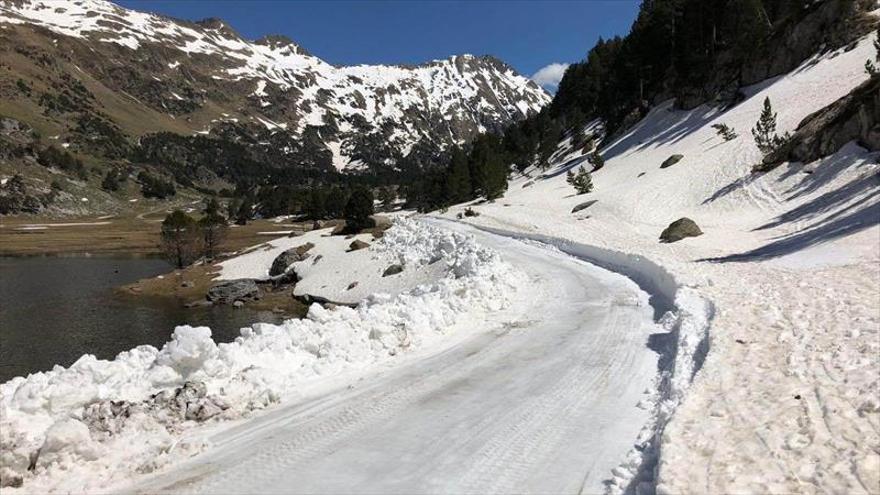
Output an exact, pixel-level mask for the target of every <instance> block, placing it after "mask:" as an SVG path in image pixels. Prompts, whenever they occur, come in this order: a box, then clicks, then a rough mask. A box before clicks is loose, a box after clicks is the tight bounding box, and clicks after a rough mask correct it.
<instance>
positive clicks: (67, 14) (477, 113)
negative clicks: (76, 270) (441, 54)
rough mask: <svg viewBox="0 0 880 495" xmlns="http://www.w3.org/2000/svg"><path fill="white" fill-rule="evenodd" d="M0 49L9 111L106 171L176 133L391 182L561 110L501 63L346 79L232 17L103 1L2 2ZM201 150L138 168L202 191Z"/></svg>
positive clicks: (363, 70)
mask: <svg viewBox="0 0 880 495" xmlns="http://www.w3.org/2000/svg"><path fill="white" fill-rule="evenodd" d="M0 46H2V48H0V61H2V63H0V95H2V97H3V100H4V103H3V104H2V105H0V113H2V114H4V115H5V116H7V117H12V118H15V119H18V120H20V121H23V122H26V123H27V124H29V125H30V126H32V127H33V128H35V129H37V130H38V131H39V132H40V133H41V134H42V135H44V136H49V137H50V138H52V139H54V140H56V141H57V143H58V144H59V145H62V146H64V147H65V148H68V149H69V150H70V151H72V152H75V153H82V154H85V155H92V156H95V157H96V158H97V159H101V160H127V159H128V158H129V157H130V156H131V154H132V149H133V148H135V147H137V146H138V145H139V143H140V142H142V141H143V140H144V137H145V136H146V137H151V136H152V137H155V136H164V135H166V134H165V133H168V134H172V135H177V136H178V137H179V136H186V137H187V139H189V140H193V139H195V138H198V137H206V138H209V139H221V140H224V139H226V140H231V141H232V142H234V143H238V144H241V145H245V146H246V145H248V144H257V145H261V146H263V147H267V148H271V151H272V155H273V157H272V158H271V160H269V161H271V163H269V168H276V169H278V168H282V169H283V168H310V169H315V170H319V171H324V172H328V173H333V172H335V171H336V170H344V171H357V170H365V171H373V172H375V171H377V170H381V171H382V172H381V173H392V172H395V171H398V172H399V171H401V170H404V169H412V168H416V169H418V168H421V167H424V166H429V165H430V164H431V163H433V162H434V161H436V160H437V159H438V155H439V153H440V152H441V151H442V150H444V149H446V148H447V147H448V146H450V145H452V144H462V143H466V142H468V141H469V140H470V139H472V138H473V137H474V136H476V135H477V134H478V133H480V132H485V131H487V130H500V129H502V128H503V127H505V126H506V125H507V124H509V123H511V122H514V121H517V120H520V119H523V118H525V117H527V116H528V115H532V114H534V113H536V112H537V111H538V110H540V108H542V106H543V105H545V104H547V103H548V102H549V101H550V96H549V95H548V94H547V93H546V92H545V91H544V90H542V89H541V88H539V87H538V86H537V85H535V84H534V83H533V82H532V81H530V80H529V79H527V78H525V77H523V76H521V75H519V74H517V73H516V72H515V71H514V70H513V69H511V68H510V67H509V66H507V65H505V64H504V63H503V62H501V61H499V60H497V59H495V58H492V57H476V56H472V55H460V56H453V57H450V58H447V59H444V60H436V61H432V62H428V63H425V64H421V65H418V66H369V65H359V66H350V67H338V66H334V65H332V64H329V63H327V62H325V61H323V60H321V59H320V58H318V57H315V56H313V55H311V54H309V53H308V52H307V51H306V50H305V49H303V48H302V47H300V46H299V45H297V44H296V43H294V42H292V41H291V40H289V39H287V38H286V37H283V36H267V37H264V38H261V39H260V40H256V41H249V40H246V39H244V38H243V37H242V36H240V35H239V34H238V33H236V32H235V31H234V29H232V28H231V27H230V26H229V25H228V24H226V23H225V22H223V21H221V20H219V19H207V20H204V21H199V22H189V21H182V20H177V19H172V18H169V17H165V16H160V15H155V14H147V13H141V12H137V11H133V10H128V9H124V8H121V7H119V6H117V5H115V4H112V3H110V2H106V1H103V0H74V1H69V2H51V1H43V0H2V1H0ZM160 141H162V143H161V144H160V146H159V148H164V147H165V144H164V141H163V139H162V138H160ZM178 141H179V139H178ZM215 144H216V143H209V146H215ZM187 146H191V145H190V143H189V141H187V142H186V143H184V147H187ZM224 146H225V145H224ZM215 147H216V146H215ZM151 149H152V150H154V151H155V146H154V147H153V148H151ZM190 151H192V150H191V149H190V150H188V151H187V153H182V154H181V153H173V154H172V156H165V158H166V159H167V161H169V163H162V162H161V160H162V158H161V156H160V155H162V153H146V154H145V153H140V154H139V155H138V157H139V159H143V160H146V161H147V162H148V163H150V164H157V165H164V166H167V167H168V168H171V169H174V168H177V169H179V170H176V171H172V173H173V174H174V175H175V176H178V175H181V174H182V175H186V176H187V177H188V178H189V179H191V180H192V179H195V178H196V177H201V176H204V175H206V171H205V170H200V171H196V170H189V168H199V167H203V166H204V164H203V163H202V162H201V161H199V160H195V161H193V160H192V159H190V158H191V157H189V158H187V157H184V156H183V155H191V154H192V153H190ZM248 153H249V152H248ZM166 155H167V154H166ZM250 158H252V159H254V160H257V161H262V162H266V161H267V160H268V159H267V158H265V157H263V156H262V155H260V156H251V157H250ZM208 168H210V167H208ZM207 172H210V174H208V175H211V174H213V175H216V176H218V177H219V178H222V179H225V180H229V177H224V174H223V171H222V170H209V171H207ZM202 178H204V177H202ZM202 182H210V181H207V180H206V181H202Z"/></svg>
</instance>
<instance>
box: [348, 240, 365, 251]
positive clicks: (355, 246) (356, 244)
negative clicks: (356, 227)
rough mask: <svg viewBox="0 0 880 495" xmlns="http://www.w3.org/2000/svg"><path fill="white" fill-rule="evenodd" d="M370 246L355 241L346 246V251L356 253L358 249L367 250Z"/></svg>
mask: <svg viewBox="0 0 880 495" xmlns="http://www.w3.org/2000/svg"><path fill="white" fill-rule="evenodd" d="M368 247H370V245H369V244H368V243H366V242H364V241H361V240H356V241H354V242H352V243H351V244H349V245H348V249H349V250H350V251H357V250H358V249H364V248H368Z"/></svg>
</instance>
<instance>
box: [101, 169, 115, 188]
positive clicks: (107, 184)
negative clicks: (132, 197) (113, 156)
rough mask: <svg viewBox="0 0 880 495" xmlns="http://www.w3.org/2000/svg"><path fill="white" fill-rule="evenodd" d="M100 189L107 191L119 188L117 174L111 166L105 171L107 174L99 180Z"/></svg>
mask: <svg viewBox="0 0 880 495" xmlns="http://www.w3.org/2000/svg"><path fill="white" fill-rule="evenodd" d="M101 189H103V190H105V191H109V192H112V191H118V190H119V174H118V173H117V172H116V169H113V168H111V169H110V170H108V171H107V175H105V176H104V180H102V181H101Z"/></svg>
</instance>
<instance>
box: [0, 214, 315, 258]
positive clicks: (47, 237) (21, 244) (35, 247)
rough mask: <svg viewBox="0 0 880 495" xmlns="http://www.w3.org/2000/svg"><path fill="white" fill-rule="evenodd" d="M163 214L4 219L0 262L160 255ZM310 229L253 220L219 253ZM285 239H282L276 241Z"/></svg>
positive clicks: (1, 220)
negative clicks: (46, 257) (8, 259)
mask: <svg viewBox="0 0 880 495" xmlns="http://www.w3.org/2000/svg"><path fill="white" fill-rule="evenodd" d="M164 216H165V212H164V211H158V212H154V213H149V214H144V215H141V216H125V217H113V218H107V219H101V217H100V216H88V217H66V218H64V219H41V218H39V217H24V216H20V217H17V216H16V217H2V216H0V256H20V255H51V254H71V253H90V254H122V253H126V254H132V255H141V256H145V255H159V254H161V250H160V249H159V227H160V224H161V221H162V218H164ZM94 222H110V223H109V224H106V225H79V226H63V225H59V226H55V227H53V226H51V225H52V224H65V223H94ZM34 224H46V225H48V226H49V227H48V228H46V229H41V230H21V229H22V228H24V227H27V226H28V225H34ZM308 226H310V224H287V223H285V224H277V223H274V222H270V221H268V220H254V221H252V222H250V223H248V224H247V225H243V226H231V227H230V228H229V231H228V235H227V238H226V240H225V241H224V242H223V244H222V245H221V249H220V250H221V252H232V251H238V250H241V249H244V248H246V247H248V246H252V245H254V244H260V243H262V242H266V241H269V240H271V239H273V238H274V237H273V236H269V235H258V234H257V233H258V232H272V231H278V230H294V229H296V230H305V229H306V228H307V227H308ZM284 235H286V234H279V236H278V237H281V236H284Z"/></svg>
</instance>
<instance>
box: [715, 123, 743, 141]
mask: <svg viewBox="0 0 880 495" xmlns="http://www.w3.org/2000/svg"><path fill="white" fill-rule="evenodd" d="M712 128H713V129H715V132H716V133H718V135H719V136H721V138H722V139H724V140H725V141H733V140H734V139H736V138H737V134H736V131H735V130H733V128H732V127H730V126H728V125H727V124H712Z"/></svg>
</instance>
